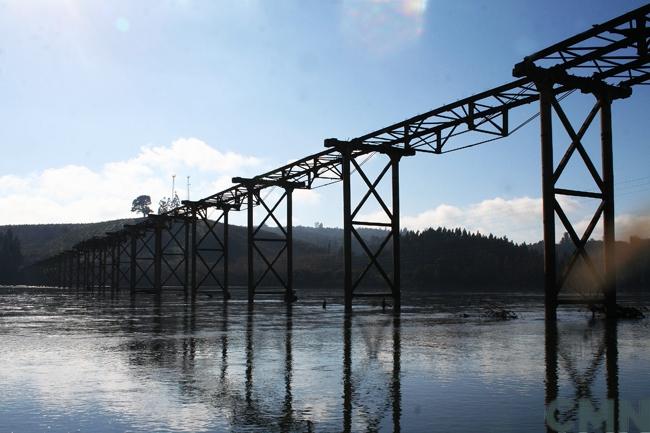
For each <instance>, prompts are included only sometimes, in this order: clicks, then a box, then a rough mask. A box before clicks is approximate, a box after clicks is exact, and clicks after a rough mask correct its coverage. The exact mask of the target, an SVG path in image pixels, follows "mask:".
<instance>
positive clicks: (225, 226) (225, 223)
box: [222, 206, 230, 301]
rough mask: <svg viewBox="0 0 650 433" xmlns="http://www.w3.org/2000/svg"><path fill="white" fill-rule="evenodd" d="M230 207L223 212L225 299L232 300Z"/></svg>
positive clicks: (224, 208)
mask: <svg viewBox="0 0 650 433" xmlns="http://www.w3.org/2000/svg"><path fill="white" fill-rule="evenodd" d="M229 211H230V207H229V206H224V207H223V209H222V212H223V299H224V301H227V300H229V299H230V288H229V287H228V213H229Z"/></svg>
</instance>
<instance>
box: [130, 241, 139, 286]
mask: <svg viewBox="0 0 650 433" xmlns="http://www.w3.org/2000/svg"><path fill="white" fill-rule="evenodd" d="M129 235H130V236H131V239H130V242H131V254H130V256H131V257H129V259H130V263H129V291H130V292H131V295H134V294H135V289H136V287H135V282H136V276H137V275H136V272H137V255H138V234H137V233H136V232H135V231H133V230H132V231H130V232H129Z"/></svg>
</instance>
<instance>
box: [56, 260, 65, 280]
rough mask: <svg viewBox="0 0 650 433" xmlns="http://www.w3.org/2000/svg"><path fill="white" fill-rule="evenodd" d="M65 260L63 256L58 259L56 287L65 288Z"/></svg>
mask: <svg viewBox="0 0 650 433" xmlns="http://www.w3.org/2000/svg"><path fill="white" fill-rule="evenodd" d="M63 266H64V265H63V259H62V257H61V256H59V257H58V258H57V259H56V286H57V287H61V286H63V271H64V270H63Z"/></svg>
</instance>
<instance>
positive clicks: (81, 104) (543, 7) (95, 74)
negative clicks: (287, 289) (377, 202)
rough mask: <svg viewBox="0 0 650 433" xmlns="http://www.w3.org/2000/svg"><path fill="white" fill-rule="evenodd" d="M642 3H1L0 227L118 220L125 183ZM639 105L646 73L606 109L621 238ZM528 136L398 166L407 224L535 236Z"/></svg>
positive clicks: (282, 153)
mask: <svg viewBox="0 0 650 433" xmlns="http://www.w3.org/2000/svg"><path fill="white" fill-rule="evenodd" d="M642 4H643V2H642V1H617V2H611V1H572V2H561V1H547V2H533V1H505V0H504V1H462V2H461V1H455V2H451V1H445V2H442V1H433V0H429V1H425V0H404V1H392V2H391V1H384V0H374V1H373V0H364V1H352V0H342V1H270V0H269V1H262V0H257V1H256V0H239V1H207V0H158V1H148V0H142V1H115V0H112V1H83V0H39V1H36V0H33V1H30V0H8V1H7V0H5V1H0V95H2V99H3V101H4V103H3V104H0V116H1V118H2V119H3V122H2V125H3V126H2V128H0V146H1V148H2V150H3V151H4V152H3V153H4V158H0V224H8V223H14V224H16V223H21V222H29V223H36V222H73V221H74V222H76V221H84V222H90V221H96V220H102V219H112V218H119V217H127V216H129V215H130V212H129V210H130V202H131V200H132V199H133V198H134V197H135V195H138V194H149V195H151V196H152V199H153V200H154V202H157V200H158V199H159V198H161V197H162V196H163V195H169V190H170V188H171V175H172V174H176V175H177V181H178V182H177V184H181V185H177V187H178V188H177V189H178V190H179V195H180V196H181V198H185V192H184V189H185V188H184V185H182V184H184V182H185V178H186V176H191V184H192V186H191V198H199V197H200V196H204V195H207V194H210V193H213V192H215V191H217V190H218V189H220V188H224V187H227V186H228V180H229V178H230V177H232V176H234V175H244V176H246V175H254V174H256V173H258V172H261V171H263V170H266V169H269V168H272V167H275V166H279V165H282V164H284V163H286V162H287V161H289V160H291V159H297V158H299V157H301V156H304V155H307V154H310V153H315V152H317V151H319V150H321V149H322V143H323V139H324V138H327V137H339V138H350V137H355V136H359V135H362V134H364V133H366V132H368V131H372V130H375V129H379V128H381V127H383V126H385V125H387V124H390V123H393V122H395V121H399V120H402V119H404V118H407V117H409V116H412V115H415V114H418V113H420V112H423V111H427V110H430V109H432V108H435V107H437V106H440V105H442V104H445V103H448V102H451V101H454V100H457V99H460V98H461V97H464V96H468V95H471V94H474V93H477V92H480V91H482V90H485V89H487V88H490V87H494V86H497V85H500V84H503V83H505V82H508V81H510V80H511V79H512V77H511V70H512V66H513V65H514V64H515V63H516V62H518V61H520V60H521V59H522V58H523V56H524V55H526V54H529V53H532V52H534V51H536V50H538V49H541V48H543V47H545V46H548V45H550V44H552V43H554V42H557V41H559V40H561V39H563V38H566V37H568V36H571V35H572V34H574V33H576V32H579V31H582V30H585V29H587V28H588V27H589V26H590V25H591V24H595V23H599V22H603V21H606V20H607V19H609V18H612V17H614V16H616V15H620V14H621V13H624V12H626V11H628V10H630V9H633V8H636V7H639V6H641V5H642ZM583 99H584V98H583ZM649 102H650V87H646V88H637V89H635V94H634V95H633V97H632V98H631V99H630V100H627V101H624V102H618V103H616V104H615V107H614V120H615V123H614V139H615V161H616V176H617V179H616V182H617V186H616V188H617V200H618V201H617V215H618V217H619V221H620V223H621V224H620V225H619V227H622V228H621V229H620V230H619V234H620V235H621V236H626V235H628V234H631V231H632V232H638V233H639V234H642V235H648V236H650V229H649V228H648V227H650V224H649V219H648V215H649V214H650V211H649V208H650V170H649V169H648V161H650V146H648V136H649V135H648V129H647V121H645V120H646V119H647V110H648V106H649V105H648V104H649ZM574 105H575V106H576V107H579V106H580V105H579V102H576V103H575V104H574ZM572 106H573V105H572ZM534 110H535V107H534V106H530V107H526V108H524V109H522V110H521V111H520V112H518V113H516V114H515V116H519V117H520V118H522V119H523V118H525V117H526V116H528V115H530V114H531V113H532V112H534ZM576 112H577V113H580V114H577V115H576V119H577V118H579V117H581V116H583V115H584V114H586V111H584V108H583V109H582V112H580V110H578V108H576ZM583 113H584V114H583ZM538 135H539V134H538V124H537V123H536V122H532V123H531V124H530V125H529V126H528V127H526V128H524V129H522V130H521V131H519V132H518V133H517V134H515V135H513V136H512V137H510V138H508V139H504V140H500V141H497V142H494V143H490V144H486V145H484V146H480V147H478V148H475V149H473V150H468V151H463V152H457V153H453V154H449V155H444V156H424V155H422V156H418V157H415V158H409V159H407V160H405V161H404V162H403V164H402V189H401V193H402V214H403V217H404V225H405V226H407V227H412V228H423V227H426V226H429V225H433V226H436V225H440V224H443V225H449V226H454V225H457V226H463V227H467V228H469V229H471V230H481V231H482V232H486V231H491V232H494V233H497V234H500V235H506V234H507V235H509V237H511V238H513V239H515V240H519V241H524V240H526V241H533V240H537V239H540V238H541V219H540V218H539V211H540V207H539V203H540V202H539V197H540V168H539V144H538ZM556 153H559V148H558V150H557V151H556ZM376 159H379V158H373V163H376V161H375V160H376ZM370 166H372V163H371V164H369V167H370ZM575 178H576V179H578V181H579V182H580V180H579V176H578V174H576V177H575ZM340 193H341V188H340V186H339V185H333V186H331V187H329V188H322V189H319V190H317V191H313V192H303V193H300V194H298V196H297V197H296V202H297V203H296V211H295V216H294V219H295V220H296V222H297V223H299V224H304V225H312V224H313V223H314V222H315V221H322V222H324V223H325V225H328V226H340V225H341V211H340V201H341V200H340ZM566 205H567V208H568V209H569V210H570V212H571V215H572V218H574V221H576V223H578V224H580V223H581V221H584V220H585V218H588V217H589V216H588V207H589V206H588V205H583V204H581V203H578V202H571V203H567V204H566ZM369 212H372V210H370V211H369ZM234 221H235V222H239V223H243V221H244V219H243V215H242V218H239V217H236V218H235V219H234Z"/></svg>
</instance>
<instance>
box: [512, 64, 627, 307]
mask: <svg viewBox="0 0 650 433" xmlns="http://www.w3.org/2000/svg"><path fill="white" fill-rule="evenodd" d="M517 71H518V73H519V74H522V75H525V76H527V77H529V78H530V79H531V80H532V81H533V82H534V83H535V86H536V87H537V90H538V92H539V106H540V126H541V155H542V200H543V211H542V212H543V223H544V292H545V310H546V319H547V320H556V318H557V308H558V306H559V305H561V304H564V303H582V304H590V305H603V306H604V308H605V311H606V313H607V316H608V317H614V316H615V315H616V270H615V252H614V249H615V233H614V165H613V153H612V116H611V104H612V101H613V100H615V99H622V98H627V97H629V96H630V95H631V93H632V91H631V89H630V88H629V87H620V86H612V85H609V84H607V83H605V82H603V81H599V80H597V79H592V78H585V77H577V76H573V75H569V74H567V73H566V72H562V71H561V72H557V71H553V70H549V69H544V68H541V67H537V66H534V65H532V64H530V63H523V64H521V65H519V67H518V68H517ZM574 90H580V91H581V92H582V93H585V94H591V95H593V96H594V98H595V103H594V105H593V107H592V108H591V109H590V110H589V112H588V114H587V115H586V118H585V120H584V121H583V122H582V124H581V125H580V128H578V130H577V131H576V130H575V129H574V127H573V125H572V124H571V121H570V120H569V118H568V115H567V113H566V111H565V110H564V108H563V107H562V104H561V101H562V98H557V95H558V94H561V93H564V94H567V92H569V91H574ZM599 114H600V149H601V170H600V172H599V170H598V169H597V168H596V166H595V164H594V162H593V161H592V157H590V155H589V153H588V152H587V150H586V147H585V146H584V145H583V143H582V141H583V138H584V137H585V134H586V133H587V131H588V130H589V128H590V126H591V125H592V124H593V123H594V119H595V118H596V116H597V115H599ZM554 116H556V117H557V118H558V119H559V121H560V122H559V125H560V127H561V131H564V132H566V134H567V135H568V136H569V137H570V139H571V142H570V144H569V146H568V147H567V149H566V151H565V152H564V154H563V156H562V158H561V160H560V162H559V163H558V165H557V167H556V166H555V163H554V159H553V148H554V143H553V119H554ZM575 154H578V155H579V156H580V160H581V165H582V166H583V167H584V168H585V169H586V170H587V171H588V172H589V174H590V177H591V180H593V184H594V185H595V191H587V190H585V189H584V188H582V189H568V188H561V187H558V182H559V180H560V179H561V177H562V174H563V172H564V170H565V168H566V167H567V165H568V164H569V161H570V160H571V158H572V156H574V155H575ZM563 196H564V197H578V198H586V199H591V200H596V203H597V208H596V211H595V212H594V214H593V216H592V218H591V221H590V222H589V224H588V226H587V228H586V230H585V231H584V232H583V233H582V234H581V235H578V233H577V231H576V229H575V227H574V226H573V224H572V223H571V221H570V220H569V218H568V217H567V215H566V213H565V211H564V209H563V207H562V204H561V203H560V201H559V200H558V198H559V197H563ZM556 216H557V217H558V219H559V220H560V222H561V223H562V226H563V227H564V229H565V230H566V233H567V234H568V236H569V238H570V240H571V242H572V243H573V246H574V247H575V248H574V251H573V253H572V255H571V257H570V259H569V261H568V262H567V263H566V265H565V266H564V269H562V270H560V269H558V261H557V252H556V232H555V217H556ZM599 222H602V225H603V258H602V260H599V261H598V262H597V263H596V262H594V258H593V257H592V256H593V254H590V253H589V252H588V251H587V248H586V246H587V242H588V241H589V238H590V237H591V235H592V233H593V231H594V229H595V228H596V226H597V225H598V223H599ZM579 259H581V260H582V263H583V265H584V266H586V268H587V269H588V271H589V274H590V275H591V277H592V279H593V282H594V284H593V285H594V286H595V287H596V291H597V292H598V293H596V294H595V295H594V294H593V293H592V294H590V296H591V297H590V298H588V299H584V297H583V298H581V299H571V298H567V297H564V298H561V297H560V294H561V291H562V289H563V288H566V286H567V283H568V282H569V279H570V277H571V276H572V275H573V271H574V270H575V267H576V264H577V263H578V261H579ZM558 273H559V276H558Z"/></svg>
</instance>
